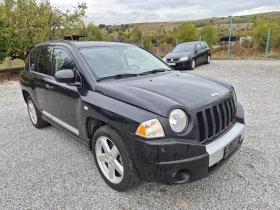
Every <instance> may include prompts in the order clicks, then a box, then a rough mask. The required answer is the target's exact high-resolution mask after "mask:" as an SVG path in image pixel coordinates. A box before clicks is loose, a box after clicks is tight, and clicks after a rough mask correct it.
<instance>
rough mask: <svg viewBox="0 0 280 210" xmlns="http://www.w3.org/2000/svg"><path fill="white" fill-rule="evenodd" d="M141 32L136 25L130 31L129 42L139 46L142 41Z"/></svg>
mask: <svg viewBox="0 0 280 210" xmlns="http://www.w3.org/2000/svg"><path fill="white" fill-rule="evenodd" d="M142 35H143V33H142V31H141V29H140V26H139V25H136V26H135V27H134V28H133V29H132V30H131V36H130V41H131V42H133V43H135V44H141V41H142Z"/></svg>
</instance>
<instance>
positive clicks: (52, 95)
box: [46, 47, 80, 136]
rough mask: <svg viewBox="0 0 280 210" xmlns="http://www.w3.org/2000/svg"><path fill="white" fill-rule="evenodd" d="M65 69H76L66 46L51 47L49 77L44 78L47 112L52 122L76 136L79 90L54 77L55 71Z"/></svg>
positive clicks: (77, 130) (77, 131)
mask: <svg viewBox="0 0 280 210" xmlns="http://www.w3.org/2000/svg"><path fill="white" fill-rule="evenodd" d="M65 69H71V70H73V71H75V72H76V71H78V68H77V65H76V62H75V61H74V59H73V57H72V56H71V54H70V52H69V51H68V50H67V49H66V48H64V47H55V48H53V54H52V66H51V75H50V76H51V78H49V79H48V80H46V88H47V101H48V106H49V114H50V115H51V117H52V121H53V122H54V123H56V124H57V125H59V126H60V127H63V128H64V129H66V130H68V131H70V132H71V133H73V134H75V135H77V136H78V135H79V122H78V119H79V117H78V116H77V112H78V105H79V100H80V93H79V90H78V88H77V87H76V86H70V85H68V84H66V83H59V82H57V81H56V80H55V79H54V75H55V73H56V72H58V71H61V70H65ZM77 80H79V78H77Z"/></svg>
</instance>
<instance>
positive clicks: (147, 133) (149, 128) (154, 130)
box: [136, 119, 165, 138]
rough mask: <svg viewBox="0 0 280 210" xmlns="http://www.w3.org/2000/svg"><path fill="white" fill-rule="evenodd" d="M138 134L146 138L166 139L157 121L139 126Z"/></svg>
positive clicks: (150, 121)
mask: <svg viewBox="0 0 280 210" xmlns="http://www.w3.org/2000/svg"><path fill="white" fill-rule="evenodd" d="M136 134H137V135H139V136H142V137H145V138H156V137H164V136H165V135H164V131H163V128H162V126H161V124H160V122H159V121H158V120H157V119H153V120H149V121H146V122H143V123H141V124H140V125H139V127H138V129H137V131H136Z"/></svg>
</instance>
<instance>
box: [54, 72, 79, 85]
mask: <svg viewBox="0 0 280 210" xmlns="http://www.w3.org/2000/svg"><path fill="white" fill-rule="evenodd" d="M54 78H55V80H56V81H57V82H61V83H75V74H74V72H73V70H71V69H65V70H60V71H58V72H56V73H55V75H54Z"/></svg>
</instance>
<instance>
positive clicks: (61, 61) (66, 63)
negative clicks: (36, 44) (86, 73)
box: [52, 49, 76, 76]
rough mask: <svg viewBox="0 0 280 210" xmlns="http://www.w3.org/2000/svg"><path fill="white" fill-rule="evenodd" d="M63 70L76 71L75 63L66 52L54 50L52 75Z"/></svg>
mask: <svg viewBox="0 0 280 210" xmlns="http://www.w3.org/2000/svg"><path fill="white" fill-rule="evenodd" d="M64 69H71V70H74V69H76V65H75V62H74V61H73V59H72V58H71V57H70V56H69V55H68V54H67V52H66V51H64V50H61V49H55V50H54V53H53V73H52V75H53V76H54V75H55V73H56V72H58V71H60V70H64Z"/></svg>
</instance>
